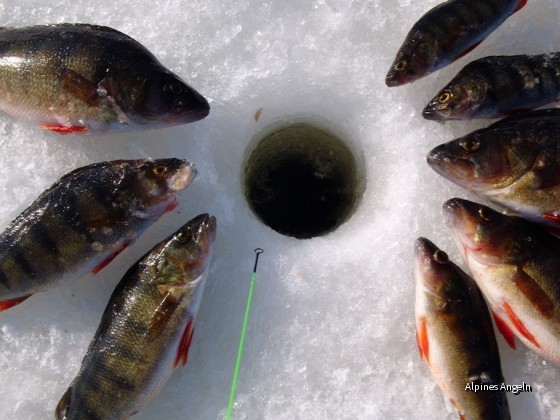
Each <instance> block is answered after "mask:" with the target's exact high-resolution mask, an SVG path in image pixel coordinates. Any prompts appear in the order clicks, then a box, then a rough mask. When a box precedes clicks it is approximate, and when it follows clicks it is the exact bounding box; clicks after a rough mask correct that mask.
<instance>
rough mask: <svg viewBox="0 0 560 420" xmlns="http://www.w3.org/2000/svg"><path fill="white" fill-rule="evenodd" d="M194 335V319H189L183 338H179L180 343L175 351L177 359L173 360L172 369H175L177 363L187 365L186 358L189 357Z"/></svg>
mask: <svg viewBox="0 0 560 420" xmlns="http://www.w3.org/2000/svg"><path fill="white" fill-rule="evenodd" d="M193 333H194V319H193V318H191V319H190V320H189V322H188V323H187V326H186V327H185V331H184V332H183V336H182V337H181V342H180V343H179V349H178V351H177V357H176V358H175V363H174V364H173V367H174V368H176V367H177V366H178V365H179V362H181V363H183V366H185V365H186V364H187V358H188V356H189V347H190V346H191V343H192V338H193Z"/></svg>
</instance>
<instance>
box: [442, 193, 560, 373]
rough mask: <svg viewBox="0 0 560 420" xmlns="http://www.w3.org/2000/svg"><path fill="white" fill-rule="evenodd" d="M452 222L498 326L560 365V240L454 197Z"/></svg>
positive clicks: (450, 207)
mask: <svg viewBox="0 0 560 420" xmlns="http://www.w3.org/2000/svg"><path fill="white" fill-rule="evenodd" d="M444 209H445V212H446V213H447V216H448V224H449V226H450V227H451V229H452V230H453V232H454V235H455V239H456V241H457V245H458V246H459V248H460V249H461V250H462V252H463V257H464V259H465V262H466V263H467V265H468V267H469V269H470V271H471V273H472V275H473V278H474V280H475V281H476V283H477V284H478V286H479V287H480V289H481V290H482V293H483V294H484V296H485V297H486V300H487V301H488V303H489V304H490V306H491V308H492V312H493V313H494V316H495V319H496V325H497V326H498V328H499V329H500V331H501V332H502V334H503V335H504V337H505V338H506V340H507V341H508V343H509V344H510V346H511V347H513V348H515V343H514V336H516V337H517V338H519V339H520V340H521V341H522V342H523V343H524V344H525V345H527V347H529V348H530V349H532V350H533V351H534V352H535V353H537V354H539V355H540V356H542V357H544V358H546V359H548V360H550V361H552V362H554V363H557V364H559V363H560V283H559V282H558V276H559V275H560V239H559V238H558V237H556V236H554V235H552V234H550V233H548V232H546V231H545V230H543V229H541V228H539V227H538V226H537V225H534V224H532V223H530V222H528V221H526V220H524V219H521V218H518V217H511V216H505V215H503V214H501V213H498V212H496V211H494V210H492V209H490V208H489V207H486V206H483V205H480V204H477V203H473V202H470V201H467V200H461V199H458V198H454V199H452V200H449V201H448V202H446V203H445V204H444Z"/></svg>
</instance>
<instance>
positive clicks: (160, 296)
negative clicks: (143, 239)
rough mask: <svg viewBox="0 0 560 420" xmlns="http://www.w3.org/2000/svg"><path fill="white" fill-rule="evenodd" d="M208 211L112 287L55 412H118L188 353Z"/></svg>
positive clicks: (208, 240)
mask: <svg viewBox="0 0 560 420" xmlns="http://www.w3.org/2000/svg"><path fill="white" fill-rule="evenodd" d="M215 232H216V220H215V219H214V217H210V216H208V215H206V214H204V215H200V216H198V217H196V218H194V219H193V220H191V221H189V222H188V223H187V224H186V225H184V226H183V227H182V228H181V229H179V231H178V232H176V233H175V234H173V235H172V236H170V237H169V238H167V239H165V240H164V241H162V242H161V243H160V244H158V245H156V246H155V247H154V249H152V250H151V251H150V252H148V253H147V254H146V255H144V256H143V257H142V258H141V259H140V260H139V261H138V262H137V263H136V264H135V265H134V266H133V267H132V268H130V270H129V271H128V272H127V273H126V274H125V276H124V277H123V279H122V280H121V281H120V282H119V284H118V285H117V287H116V288H115V290H114V292H113V294H112V296H111V298H110V300H109V303H108V304H107V307H106V309H105V312H104V313H103V316H102V319H101V322H100V325H99V327H98V329H97V332H96V333H95V336H94V338H93V340H92V342H91V344H90V346H89V348H88V351H87V353H86V355H85V357H84V359H83V361H82V366H81V368H80V371H79V373H78V375H77V377H76V378H75V379H74V381H73V382H72V384H71V385H70V387H69V388H68V390H67V391H66V393H65V394H64V396H63V397H62V399H61V400H60V402H59V404H58V406H57V408H56V412H55V417H56V418H57V419H66V420H72V419H98V418H103V419H123V418H127V417H128V416H130V415H132V414H133V413H134V412H137V411H138V410H139V409H140V408H141V407H143V406H144V405H145V404H146V403H147V402H148V401H149V400H151V399H152V398H153V397H155V395H156V394H157V392H158V391H159V389H160V388H161V387H162V386H163V384H164V383H165V382H166V381H167V378H168V377H169V376H170V375H171V373H172V371H173V368H174V367H175V366H177V364H178V361H180V360H183V361H186V357H187V352H188V346H189V344H190V336H189V337H188V340H187V342H186V343H185V342H184V341H183V338H184V331H187V332H189V333H190V334H192V322H193V320H194V317H195V316H196V313H197V311H198V307H199V304H200V299H201V297H202V292H203V288H204V281H205V278H206V276H207V272H208V264H209V260H210V258H211V254H212V248H213V242H214V239H215V235H216V233H215Z"/></svg>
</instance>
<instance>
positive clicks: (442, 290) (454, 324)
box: [415, 238, 510, 419]
mask: <svg viewBox="0 0 560 420" xmlns="http://www.w3.org/2000/svg"><path fill="white" fill-rule="evenodd" d="M415 245H416V269H415V275H416V337H417V342H418V349H419V351H420V356H421V358H422V359H424V360H425V362H426V363H427V364H428V367H429V368H430V371H431V373H432V376H433V377H434V379H435V380H436V382H437V384H438V385H439V387H440V388H441V390H442V392H443V393H444V394H445V395H446V397H447V398H448V399H449V400H450V401H451V403H452V404H453V406H454V407H455V408H456V409H457V411H458V413H459V415H460V417H461V418H462V419H509V418H510V413H509V407H508V403H507V398H506V394H505V392H504V391H496V390H493V391H478V392H473V387H474V386H480V388H479V389H483V387H486V389H490V387H492V386H495V387H496V389H499V387H500V386H501V384H502V383H503V382H504V378H503V375H502V371H501V367H500V355H499V353H498V345H497V344H496V338H495V336H494V331H493V329H492V321H491V320H490V314H489V312H488V308H487V306H486V303H485V302H484V298H483V297H482V294H481V293H480V290H479V289H478V287H477V286H476V283H475V282H474V281H473V279H471V278H470V277H469V276H468V275H467V274H466V273H465V272H463V271H462V270H461V269H460V268H459V267H457V266H456V265H455V264H453V263H452V262H451V261H449V259H448V257H447V254H446V253H445V252H443V251H441V250H440V249H438V248H437V247H436V246H435V245H434V244H433V243H432V242H430V241H429V240H427V239H425V238H419V239H417V240H416V244H415ZM467 385H468V386H470V387H471V388H470V391H469V389H468V388H467Z"/></svg>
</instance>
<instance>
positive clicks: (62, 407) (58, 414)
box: [54, 386, 72, 420]
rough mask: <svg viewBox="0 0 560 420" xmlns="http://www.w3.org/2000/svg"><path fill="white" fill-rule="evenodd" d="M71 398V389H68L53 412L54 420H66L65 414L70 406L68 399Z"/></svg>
mask: <svg viewBox="0 0 560 420" xmlns="http://www.w3.org/2000/svg"><path fill="white" fill-rule="evenodd" d="M71 396H72V387H71V386H70V387H68V389H67V390H66V392H65V393H64V395H63V396H62V398H61V399H60V401H59V402H58V404H57V405H56V409H55V411H54V418H55V419H56V420H66V414H67V413H68V406H69V405H70V397H71Z"/></svg>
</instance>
